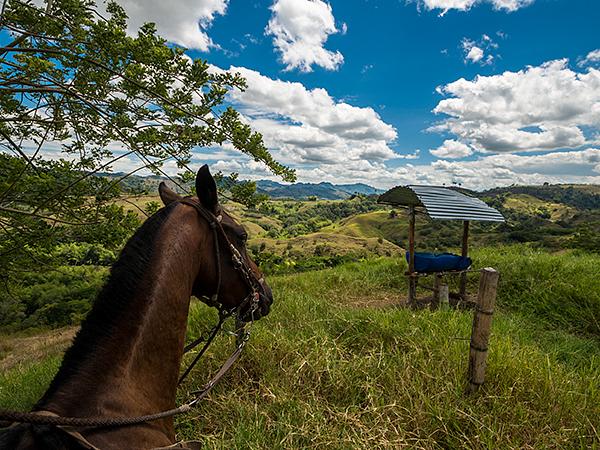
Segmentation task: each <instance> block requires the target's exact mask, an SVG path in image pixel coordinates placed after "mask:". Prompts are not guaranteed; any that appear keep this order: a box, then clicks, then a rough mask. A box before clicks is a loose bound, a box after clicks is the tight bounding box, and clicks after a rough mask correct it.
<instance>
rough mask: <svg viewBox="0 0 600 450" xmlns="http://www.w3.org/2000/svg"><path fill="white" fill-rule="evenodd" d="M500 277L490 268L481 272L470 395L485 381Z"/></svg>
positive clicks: (472, 346) (473, 334)
mask: <svg viewBox="0 0 600 450" xmlns="http://www.w3.org/2000/svg"><path fill="white" fill-rule="evenodd" d="M499 277H500V273H499V272H497V271H496V270H495V269H492V268H490V267H486V268H485V269H482V270H481V278H480V280H479V293H478V294H477V306H476V308H475V314H474V316H473V330H472V332H471V345H470V351H469V374H468V378H469V386H468V388H467V391H468V392H469V393H471V392H475V391H477V390H478V389H479V386H481V385H482V384H483V381H484V379H485V366H486V359H487V354H488V342H489V339H490V330H491V326H492V316H493V314H494V304H495V302H496V291H497V289H498V278H499Z"/></svg>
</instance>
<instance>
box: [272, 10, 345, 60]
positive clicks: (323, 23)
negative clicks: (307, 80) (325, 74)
mask: <svg viewBox="0 0 600 450" xmlns="http://www.w3.org/2000/svg"><path fill="white" fill-rule="evenodd" d="M271 11H272V12H273V14H272V16H271V19H270V20H269V24H268V25H267V28H266V29H265V33H266V34H267V35H272V36H273V44H274V45H275V48H276V49H277V50H278V51H279V53H280V54H281V61H282V62H283V63H284V64H285V66H286V70H292V69H300V70H301V71H303V72H311V71H312V66H313V64H314V65H317V66H321V67H323V68H324V69H327V70H337V69H338V67H339V66H340V65H341V64H342V63H343V62H344V56H343V55H342V54H341V53H340V52H339V51H335V52H332V51H330V50H327V49H325V48H324V45H325V42H326V41H327V38H328V37H329V35H331V34H334V33H337V32H339V30H338V29H337V28H336V26H335V18H334V17H333V12H332V10H331V5H329V3H326V2H324V1H322V0H275V1H274V3H273V5H272V6H271ZM341 31H342V33H343V34H345V33H346V31H347V26H346V25H345V24H342V30H341Z"/></svg>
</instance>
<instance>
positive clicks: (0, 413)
mask: <svg viewBox="0 0 600 450" xmlns="http://www.w3.org/2000/svg"><path fill="white" fill-rule="evenodd" d="M179 203H183V204H186V205H189V206H192V207H194V208H195V209H196V211H198V213H199V214H200V215H201V216H202V217H203V218H204V219H205V220H206V221H207V222H208V224H209V227H210V229H211V231H212V234H213V240H214V243H215V257H216V258H215V259H216V267H217V288H216V292H215V294H213V295H212V296H211V297H210V298H207V299H206V300H207V303H208V304H209V305H210V306H215V307H217V308H218V309H219V321H218V323H217V324H216V325H215V326H214V327H213V328H212V329H211V330H210V331H209V333H208V338H206V339H205V338H204V336H200V337H199V338H197V339H196V340H194V341H193V342H191V343H189V344H188V345H186V346H185V348H184V351H183V352H184V353H187V352H189V351H191V350H193V349H194V348H196V347H197V346H199V345H200V344H201V343H202V342H205V344H204V346H203V347H202V350H200V352H199V353H198V355H196V357H195V358H194V360H193V361H192V362H191V363H190V365H189V366H188V367H187V368H186V370H185V371H184V372H183V374H182V375H181V377H180V378H179V381H178V383H177V385H180V384H181V383H182V382H183V380H185V378H186V377H187V376H188V375H189V373H190V372H191V370H192V369H193V368H194V366H195V365H196V364H197V363H198V361H199V360H200V358H201V357H202V356H203V355H204V353H205V352H206V350H207V349H208V347H209V346H210V344H211V343H212V342H213V340H214V339H215V337H216V336H217V334H218V332H219V331H220V330H221V328H222V326H223V323H224V322H225V320H226V319H228V318H229V317H231V316H235V317H236V318H237V319H238V320H241V319H243V318H248V315H249V319H250V320H249V322H250V326H249V327H248V329H245V328H244V327H243V326H242V327H240V328H239V330H238V332H237V337H238V339H237V346H236V348H235V350H234V351H233V353H232V354H231V355H230V356H229V358H227V360H226V361H225V362H224V363H223V365H222V366H221V368H220V369H219V370H218V372H217V373H216V374H215V375H214V376H213V377H212V378H211V379H210V380H209V382H208V383H206V384H205V385H204V386H203V387H202V388H201V389H199V390H197V391H195V392H193V393H192V394H194V398H192V400H189V401H188V402H187V403H184V404H183V405H181V406H179V407H177V408H173V409H169V410H166V411H161V412H158V413H155V414H148V415H144V416H136V417H62V416H58V415H55V414H53V413H51V414H50V415H49V414H48V412H44V411H41V412H20V411H11V410H5V409H0V420H3V421H8V422H11V423H14V422H17V423H30V424H36V425H54V426H67V427H85V428H101V427H118V426H127V425H135V424H140V423H144V422H150V421H154V420H158V419H164V418H167V417H172V416H175V415H178V414H183V413H187V412H189V411H190V410H191V409H192V408H193V407H194V406H196V405H197V404H198V403H199V402H200V401H201V400H202V399H204V398H205V397H206V396H207V395H208V393H209V392H210V391H211V390H212V388H213V387H214V386H215V385H216V384H217V383H218V382H219V380H220V379H221V378H222V377H223V376H224V375H225V374H226V373H227V371H228V370H229V369H230V368H231V367H232V366H233V364H234V363H235V361H236V360H237V359H238V358H239V356H240V355H241V353H242V350H243V349H244V347H245V346H246V343H247V342H248V339H249V338H250V327H251V326H252V324H253V323H254V312H255V311H256V310H257V309H258V302H259V299H260V294H259V293H260V290H261V289H262V284H263V282H264V280H263V279H262V278H261V279H257V278H256V276H255V275H254V273H253V272H252V270H251V269H250V268H249V267H248V265H247V264H246V262H245V261H244V258H243V257H242V255H241V254H240V252H239V250H238V249H237V248H235V246H234V245H233V244H232V243H231V241H230V240H229V238H228V237H227V234H226V233H225V230H224V229H223V226H222V225H221V218H222V216H221V215H215V214H213V213H212V212H210V211H208V210H207V209H206V208H204V207H203V206H202V205H200V203H198V202H197V201H194V200H193V199H190V198H184V199H182V200H180V201H179ZM219 233H220V234H221V236H222V238H223V239H224V241H225V244H227V246H228V247H229V250H230V251H231V257H232V261H233V265H234V267H235V269H236V270H237V271H238V272H240V274H241V275H242V278H243V280H244V282H245V283H246V284H247V285H248V287H249V288H250V291H251V292H250V294H249V295H248V296H247V297H246V298H245V299H244V300H242V302H241V303H240V304H239V305H238V306H236V307H234V308H231V309H227V308H225V307H224V306H223V305H222V304H220V303H219V296H220V291H221V284H222V273H221V252H220V248H219ZM246 307H248V308H249V309H248V311H247V312H246V313H245V314H244V313H243V309H244V308H246ZM242 315H243V317H242Z"/></svg>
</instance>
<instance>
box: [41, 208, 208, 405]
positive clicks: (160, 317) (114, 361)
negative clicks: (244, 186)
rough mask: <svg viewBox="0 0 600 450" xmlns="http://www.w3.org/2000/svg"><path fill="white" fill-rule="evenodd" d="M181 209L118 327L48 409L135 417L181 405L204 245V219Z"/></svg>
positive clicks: (160, 240) (169, 223) (162, 237)
mask: <svg viewBox="0 0 600 450" xmlns="http://www.w3.org/2000/svg"><path fill="white" fill-rule="evenodd" d="M181 209H183V208H179V209H177V210H176V211H174V212H173V213H172V214H171V217H169V218H168V219H167V221H166V223H165V225H163V231H161V233H160V236H159V238H158V239H157V241H156V242H155V246H156V247H155V251H154V256H153V260H152V262H151V264H150V267H149V270H148V272H147V274H146V276H145V277H144V278H145V279H144V280H143V281H142V283H140V285H141V286H142V287H141V288H140V289H138V290H139V291H140V292H138V293H136V295H134V297H133V298H132V299H131V302H130V303H129V305H128V311H123V312H122V318H120V319H119V321H118V323H117V324H116V326H115V331H114V333H113V334H111V336H110V337H109V338H107V339H106V340H105V342H103V343H102V344H101V345H99V346H98V349H97V351H96V352H95V354H93V355H90V357H89V358H86V360H85V361H84V362H83V363H82V365H81V367H80V368H78V370H77V372H76V375H74V376H72V377H70V378H69V379H68V380H67V381H66V382H65V383H64V385H61V386H59V387H58V388H57V389H56V391H55V393H54V394H53V395H52V396H51V397H50V398H48V399H46V400H45V402H44V403H43V404H42V405H41V407H42V408H48V409H50V410H53V411H56V412H58V413H60V414H64V415H77V416H86V415H91V416H92V415H108V416H132V415H143V414H149V413H154V412H158V411H161V410H165V409H170V408H172V407H174V404H175V391H176V388H177V379H178V375H179V366H180V362H181V356H182V350H183V344H184V339H185V329H186V323H187V314H188V307H189V299H190V295H191V291H192V285H193V283H194V279H195V276H196V274H197V273H198V269H199V265H200V260H199V256H198V254H199V248H200V246H201V245H202V237H201V235H199V233H198V232H197V223H196V224H193V225H194V226H196V231H195V232H194V226H192V225H191V224H190V222H191V221H192V219H190V218H189V217H188V218H187V221H186V220H182V217H181V216H182V215H185V211H181ZM188 213H189V211H188ZM193 213H194V214H195V212H193ZM173 216H175V217H173ZM177 216H179V217H177ZM188 216H189V214H188ZM194 217H195V216H194Z"/></svg>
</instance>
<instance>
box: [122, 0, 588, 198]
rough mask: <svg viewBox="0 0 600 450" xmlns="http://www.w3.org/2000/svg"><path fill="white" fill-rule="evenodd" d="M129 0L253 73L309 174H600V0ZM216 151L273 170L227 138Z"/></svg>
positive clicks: (219, 158)
mask: <svg viewBox="0 0 600 450" xmlns="http://www.w3.org/2000/svg"><path fill="white" fill-rule="evenodd" d="M119 3H121V4H122V5H123V6H124V8H125V10H126V11H127V12H128V14H129V15H130V30H131V32H134V31H135V29H136V28H137V27H139V26H140V25H141V24H142V23H143V22H146V21H149V22H155V23H156V25H157V28H158V31H159V33H160V34H162V35H163V36H164V37H166V38H167V39H169V40H170V41H171V42H173V43H176V44H179V45H183V46H185V47H187V48H188V49H189V50H188V52H187V53H188V55H190V56H191V57H193V58H203V59H207V60H208V61H209V62H210V63H211V64H212V65H213V66H214V69H213V70H234V71H237V72H240V73H241V74H242V75H243V76H244V77H246V79H247V81H248V90H247V91H246V92H245V93H240V92H233V93H232V94H231V95H230V97H229V102H230V103H231V104H233V105H234V106H235V107H236V108H237V109H238V110H239V111H240V112H241V113H242V114H243V116H244V120H246V121H247V122H248V123H249V124H250V125H251V126H252V127H253V128H254V129H256V130H258V131H260V132H261V133H262V134H263V136H264V140H265V143H266V144H267V146H268V147H269V149H270V150H271V152H272V153H273V155H274V156H275V157H276V158H277V159H278V160H280V161H281V162H283V163H285V164H288V165H289V166H291V167H294V168H295V169H296V170H297V174H298V179H299V181H310V182H319V181H331V182H340V183H348V182H365V183H369V184H371V185H374V186H377V187H382V188H386V187H390V186H393V185H398V184H406V183H417V184H452V183H460V184H462V185H463V186H466V187H470V188H474V189H483V188H487V187H492V186H498V185H509V184H513V183H515V184H540V183H543V182H546V181H548V182H551V183H560V182H578V183H599V184H600V70H599V69H600V31H599V29H600V1H597V0H408V1H406V0H171V1H169V2H165V1H164V0H144V1H142V0H121V1H120V2H119ZM203 162H208V163H210V164H211V166H212V167H213V169H214V170H222V171H223V172H231V171H235V172H239V173H240V175H241V177H242V178H253V179H260V178H273V179H275V178H274V177H272V176H270V174H269V173H268V171H266V170H265V168H264V167H262V166H261V165H260V164H257V163H255V162H254V161H251V160H248V159H247V158H246V157H245V156H243V155H240V154H239V153H237V152H235V151H233V150H232V149H231V148H230V146H227V145H226V146H224V147H223V148H215V149H197V150H196V152H195V158H194V163H197V164H200V163H203ZM134 163H135V162H134V161H124V162H123V164H124V165H123V167H115V169H116V170H125V169H129V168H130V167H129V166H127V165H128V164H129V165H132V164H134ZM167 169H168V170H171V169H172V170H173V171H175V167H174V165H173V167H170V166H169V165H167Z"/></svg>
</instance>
